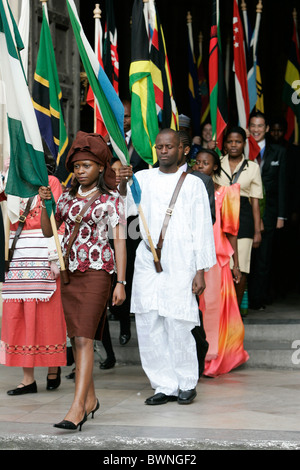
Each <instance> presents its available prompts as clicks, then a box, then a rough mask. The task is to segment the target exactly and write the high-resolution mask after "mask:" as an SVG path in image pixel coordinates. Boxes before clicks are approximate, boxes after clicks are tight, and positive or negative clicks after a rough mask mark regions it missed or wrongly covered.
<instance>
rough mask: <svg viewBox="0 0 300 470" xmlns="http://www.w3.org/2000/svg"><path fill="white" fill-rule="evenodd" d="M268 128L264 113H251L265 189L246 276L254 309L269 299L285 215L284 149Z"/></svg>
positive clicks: (250, 127) (253, 133) (251, 305)
mask: <svg viewBox="0 0 300 470" xmlns="http://www.w3.org/2000/svg"><path fill="white" fill-rule="evenodd" d="M268 130H269V126H268V125H267V122H266V119H265V116H264V114H262V113H260V112H256V113H255V114H253V115H252V116H251V118H250V122H249V131H250V134H252V136H253V137H254V139H255V140H256V142H257V143H258V145H259V146H260V149H261V151H260V154H259V156H258V157H257V163H258V164H259V165H260V169H261V176H262V182H263V188H264V201H263V206H262V207H261V216H262V221H263V227H262V241H261V244H260V246H259V248H255V249H253V250H252V259H251V268H250V275H249V279H248V283H249V285H248V290H249V306H250V308H253V309H255V310H263V309H264V308H265V304H266V303H268V302H270V298H269V280H270V268H271V263H272V245H273V238H274V234H275V231H276V229H280V228H283V226H284V220H285V218H286V150H285V148H284V147H282V146H280V145H278V144H273V143H269V142H268V141H267V139H266V133H267V132H268Z"/></svg>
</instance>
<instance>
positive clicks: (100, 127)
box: [86, 18, 108, 137]
mask: <svg viewBox="0 0 300 470" xmlns="http://www.w3.org/2000/svg"><path fill="white" fill-rule="evenodd" d="M95 52H96V54H97V58H98V61H99V64H100V65H101V67H102V68H103V69H104V67H103V61H102V27H101V22H100V19H99V18H95ZM86 102H87V104H88V105H90V106H91V107H92V108H94V109H95V117H96V120H95V123H94V124H95V128H94V132H96V133H97V134H100V135H102V137H105V136H106V135H107V134H108V132H107V130H106V127H105V125H104V123H103V120H102V116H101V113H100V111H99V107H98V105H96V107H95V99H94V93H93V91H92V88H91V87H89V89H88V92H87V97H86Z"/></svg>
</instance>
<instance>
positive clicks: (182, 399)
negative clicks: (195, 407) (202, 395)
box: [177, 388, 197, 405]
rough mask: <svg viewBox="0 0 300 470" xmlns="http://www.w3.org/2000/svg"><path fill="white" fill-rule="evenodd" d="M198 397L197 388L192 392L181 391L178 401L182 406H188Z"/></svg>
mask: <svg viewBox="0 0 300 470" xmlns="http://www.w3.org/2000/svg"><path fill="white" fill-rule="evenodd" d="M196 395H197V392H196V389H195V388H193V389H192V390H179V393H178V399H177V401H178V403H179V404H180V405H188V404H189V403H191V402H192V401H193V400H194V398H195V397H196Z"/></svg>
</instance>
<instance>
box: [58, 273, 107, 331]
mask: <svg viewBox="0 0 300 470" xmlns="http://www.w3.org/2000/svg"><path fill="white" fill-rule="evenodd" d="M69 278H70V282H69V284H63V283H61V296H62V304H63V309H64V314H65V319H66V325H67V333H68V337H69V338H73V337H74V336H81V337H84V338H90V339H97V340H101V339H102V331H103V326H104V321H105V317H106V309H107V304H108V300H109V296H110V293H111V286H112V275H111V274H109V273H107V272H106V271H103V270H100V271H96V270H94V269H88V270H87V271H85V272H83V273H82V272H80V271H74V272H70V271H69Z"/></svg>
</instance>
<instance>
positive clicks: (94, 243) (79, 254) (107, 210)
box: [55, 191, 125, 274]
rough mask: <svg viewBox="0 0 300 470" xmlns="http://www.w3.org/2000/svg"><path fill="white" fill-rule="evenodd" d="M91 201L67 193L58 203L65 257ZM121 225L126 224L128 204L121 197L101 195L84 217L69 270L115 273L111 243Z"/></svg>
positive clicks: (57, 215) (117, 195) (71, 251)
mask: <svg viewBox="0 0 300 470" xmlns="http://www.w3.org/2000/svg"><path fill="white" fill-rule="evenodd" d="M87 201H88V199H79V198H76V197H72V196H70V194H69V192H68V191H66V192H64V193H63V194H62V195H61V197H60V198H59V200H58V201H57V206H56V214H55V218H56V220H57V221H59V222H64V223H65V233H64V237H63V240H62V253H63V255H65V253H66V251H67V247H68V243H69V239H70V235H71V234H72V232H73V230H74V227H75V218H76V216H77V215H78V214H79V213H80V212H81V210H82V208H83V207H84V205H85V204H86V203H87ZM118 223H122V224H125V209H124V200H123V198H122V197H120V195H119V193H117V192H112V193H111V194H110V195H108V194H101V195H99V197H98V198H97V199H96V200H95V201H94V202H93V203H92V204H91V206H90V207H89V208H88V210H87V211H86V213H85V214H84V216H83V219H82V222H81V224H80V227H79V231H78V233H77V236H76V239H75V241H74V243H73V245H72V248H71V250H70V254H69V270H70V271H72V272H73V271H75V270H78V271H81V272H84V271H86V270H87V269H89V268H91V269H96V270H100V269H103V270H105V271H107V272H108V273H110V274H111V273H113V272H115V259H114V253H113V250H112V248H111V245H110V243H109V237H111V238H112V232H109V228H110V227H111V228H114V227H116V225H118Z"/></svg>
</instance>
